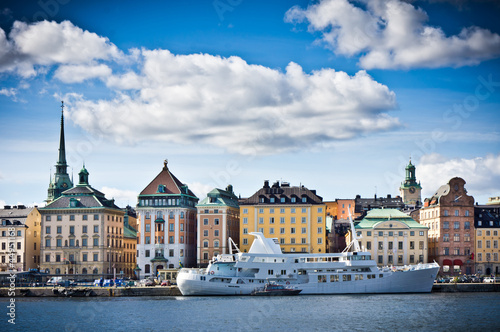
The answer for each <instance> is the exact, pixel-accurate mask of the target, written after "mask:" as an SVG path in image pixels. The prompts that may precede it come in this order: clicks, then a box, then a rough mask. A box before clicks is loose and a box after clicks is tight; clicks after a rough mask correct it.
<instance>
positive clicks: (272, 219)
mask: <svg viewBox="0 0 500 332" xmlns="http://www.w3.org/2000/svg"><path fill="white" fill-rule="evenodd" d="M251 232H261V233H263V234H264V236H265V237H268V238H277V239H278V241H279V243H280V246H281V249H282V251H283V252H308V253H324V252H326V205H325V203H324V202H323V198H322V197H321V196H318V195H317V194H316V190H309V189H307V188H306V187H304V186H300V187H292V186H290V184H289V183H287V182H282V183H281V184H280V183H279V182H276V183H274V184H273V185H272V186H269V181H264V186H263V187H262V188H261V189H259V190H258V191H257V192H256V193H255V194H253V195H252V196H250V197H249V198H247V199H244V200H241V201H240V250H241V251H244V252H248V250H249V249H250V246H251V245H252V242H253V240H254V237H253V236H252V235H250V234H249V233H251Z"/></svg>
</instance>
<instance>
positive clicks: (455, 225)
mask: <svg viewBox="0 0 500 332" xmlns="http://www.w3.org/2000/svg"><path fill="white" fill-rule="evenodd" d="M453 229H460V221H455V222H454V223H453Z"/></svg>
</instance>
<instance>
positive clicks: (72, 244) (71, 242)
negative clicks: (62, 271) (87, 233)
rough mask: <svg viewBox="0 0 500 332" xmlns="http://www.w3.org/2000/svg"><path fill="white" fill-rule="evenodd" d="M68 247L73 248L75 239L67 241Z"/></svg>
mask: <svg viewBox="0 0 500 332" xmlns="http://www.w3.org/2000/svg"><path fill="white" fill-rule="evenodd" d="M69 246H70V247H74V246H75V239H69Z"/></svg>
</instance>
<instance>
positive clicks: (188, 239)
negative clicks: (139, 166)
mask: <svg viewBox="0 0 500 332" xmlns="http://www.w3.org/2000/svg"><path fill="white" fill-rule="evenodd" d="M197 202H198V197H196V196H195V194H194V193H193V192H192V191H191V190H190V189H189V188H188V186H187V185H185V184H183V183H182V182H181V181H179V179H177V178H176V177H175V175H174V174H172V173H171V172H170V170H169V169H168V167H167V160H165V162H164V165H163V169H162V170H161V172H160V173H159V174H158V175H157V176H156V177H155V178H154V179H153V180H152V181H151V182H150V183H149V184H148V185H147V186H146V188H144V190H142V191H141V193H140V194H139V196H138V203H137V208H136V211H137V215H138V223H139V226H138V229H137V236H138V242H137V254H138V256H137V265H138V269H140V271H141V272H140V273H141V276H143V277H148V276H156V275H157V274H158V270H160V269H166V268H179V267H193V266H195V265H196V207H195V205H196V203H197Z"/></svg>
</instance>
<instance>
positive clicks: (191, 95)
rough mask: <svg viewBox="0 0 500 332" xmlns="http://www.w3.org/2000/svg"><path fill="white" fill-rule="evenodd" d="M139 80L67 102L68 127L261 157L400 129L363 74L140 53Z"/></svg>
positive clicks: (382, 91)
mask: <svg viewBox="0 0 500 332" xmlns="http://www.w3.org/2000/svg"><path fill="white" fill-rule="evenodd" d="M142 58H143V59H142V60H139V62H140V63H141V64H142V68H140V69H139V71H140V72H139V73H135V72H128V73H126V74H124V75H121V76H111V77H109V78H108V79H107V84H108V86H109V87H112V88H115V89H117V95H118V96H117V97H116V98H114V99H112V100H97V101H92V100H86V99H85V98H82V97H76V98H75V96H73V98H65V100H66V99H68V105H69V106H70V108H69V112H70V115H69V116H70V118H71V119H72V120H73V121H74V122H75V123H76V124H78V125H80V126H81V127H83V128H84V129H86V130H87V131H89V132H92V133H94V134H98V135H104V136H107V137H110V138H112V139H114V140H116V141H118V142H127V143H135V142H137V141H139V140H148V139H153V140H159V141H168V142H174V143H191V144H196V143H208V144H211V145H214V146H218V147H223V148H225V149H227V150H229V151H231V152H235V153H241V154H270V153H279V152H281V151H287V150H291V149H297V148H302V147H311V146H313V145H315V144H320V143H323V142H330V141H333V140H341V139H349V138H352V137H356V136H359V135H364V134H368V133H371V132H378V131H385V130H391V129H394V128H396V127H399V126H400V123H399V120H398V119H397V118H394V117H391V116H389V115H387V113H385V112H386V111H388V110H391V109H394V108H395V106H396V102H395V94H394V92H392V91H390V90H389V89H388V87H387V86H385V85H382V84H380V83H378V82H376V81H375V80H373V78H372V77H370V76H369V75H368V74H367V73H366V72H365V71H359V72H358V73H356V74H355V75H354V76H349V75H348V74H346V73H345V72H341V71H335V70H333V69H322V70H318V71H314V72H312V73H310V74H307V73H304V71H303V70H302V68H301V67H300V66H299V65H298V64H296V63H290V64H289V65H288V66H287V68H286V71H285V72H284V73H283V72H280V71H278V70H275V69H271V68H268V67H264V66H258V65H249V64H247V63H246V62H245V61H244V60H243V59H241V58H239V57H229V58H222V57H219V56H212V55H208V54H191V55H174V54H172V53H170V52H169V51H167V50H154V51H149V50H142Z"/></svg>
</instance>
